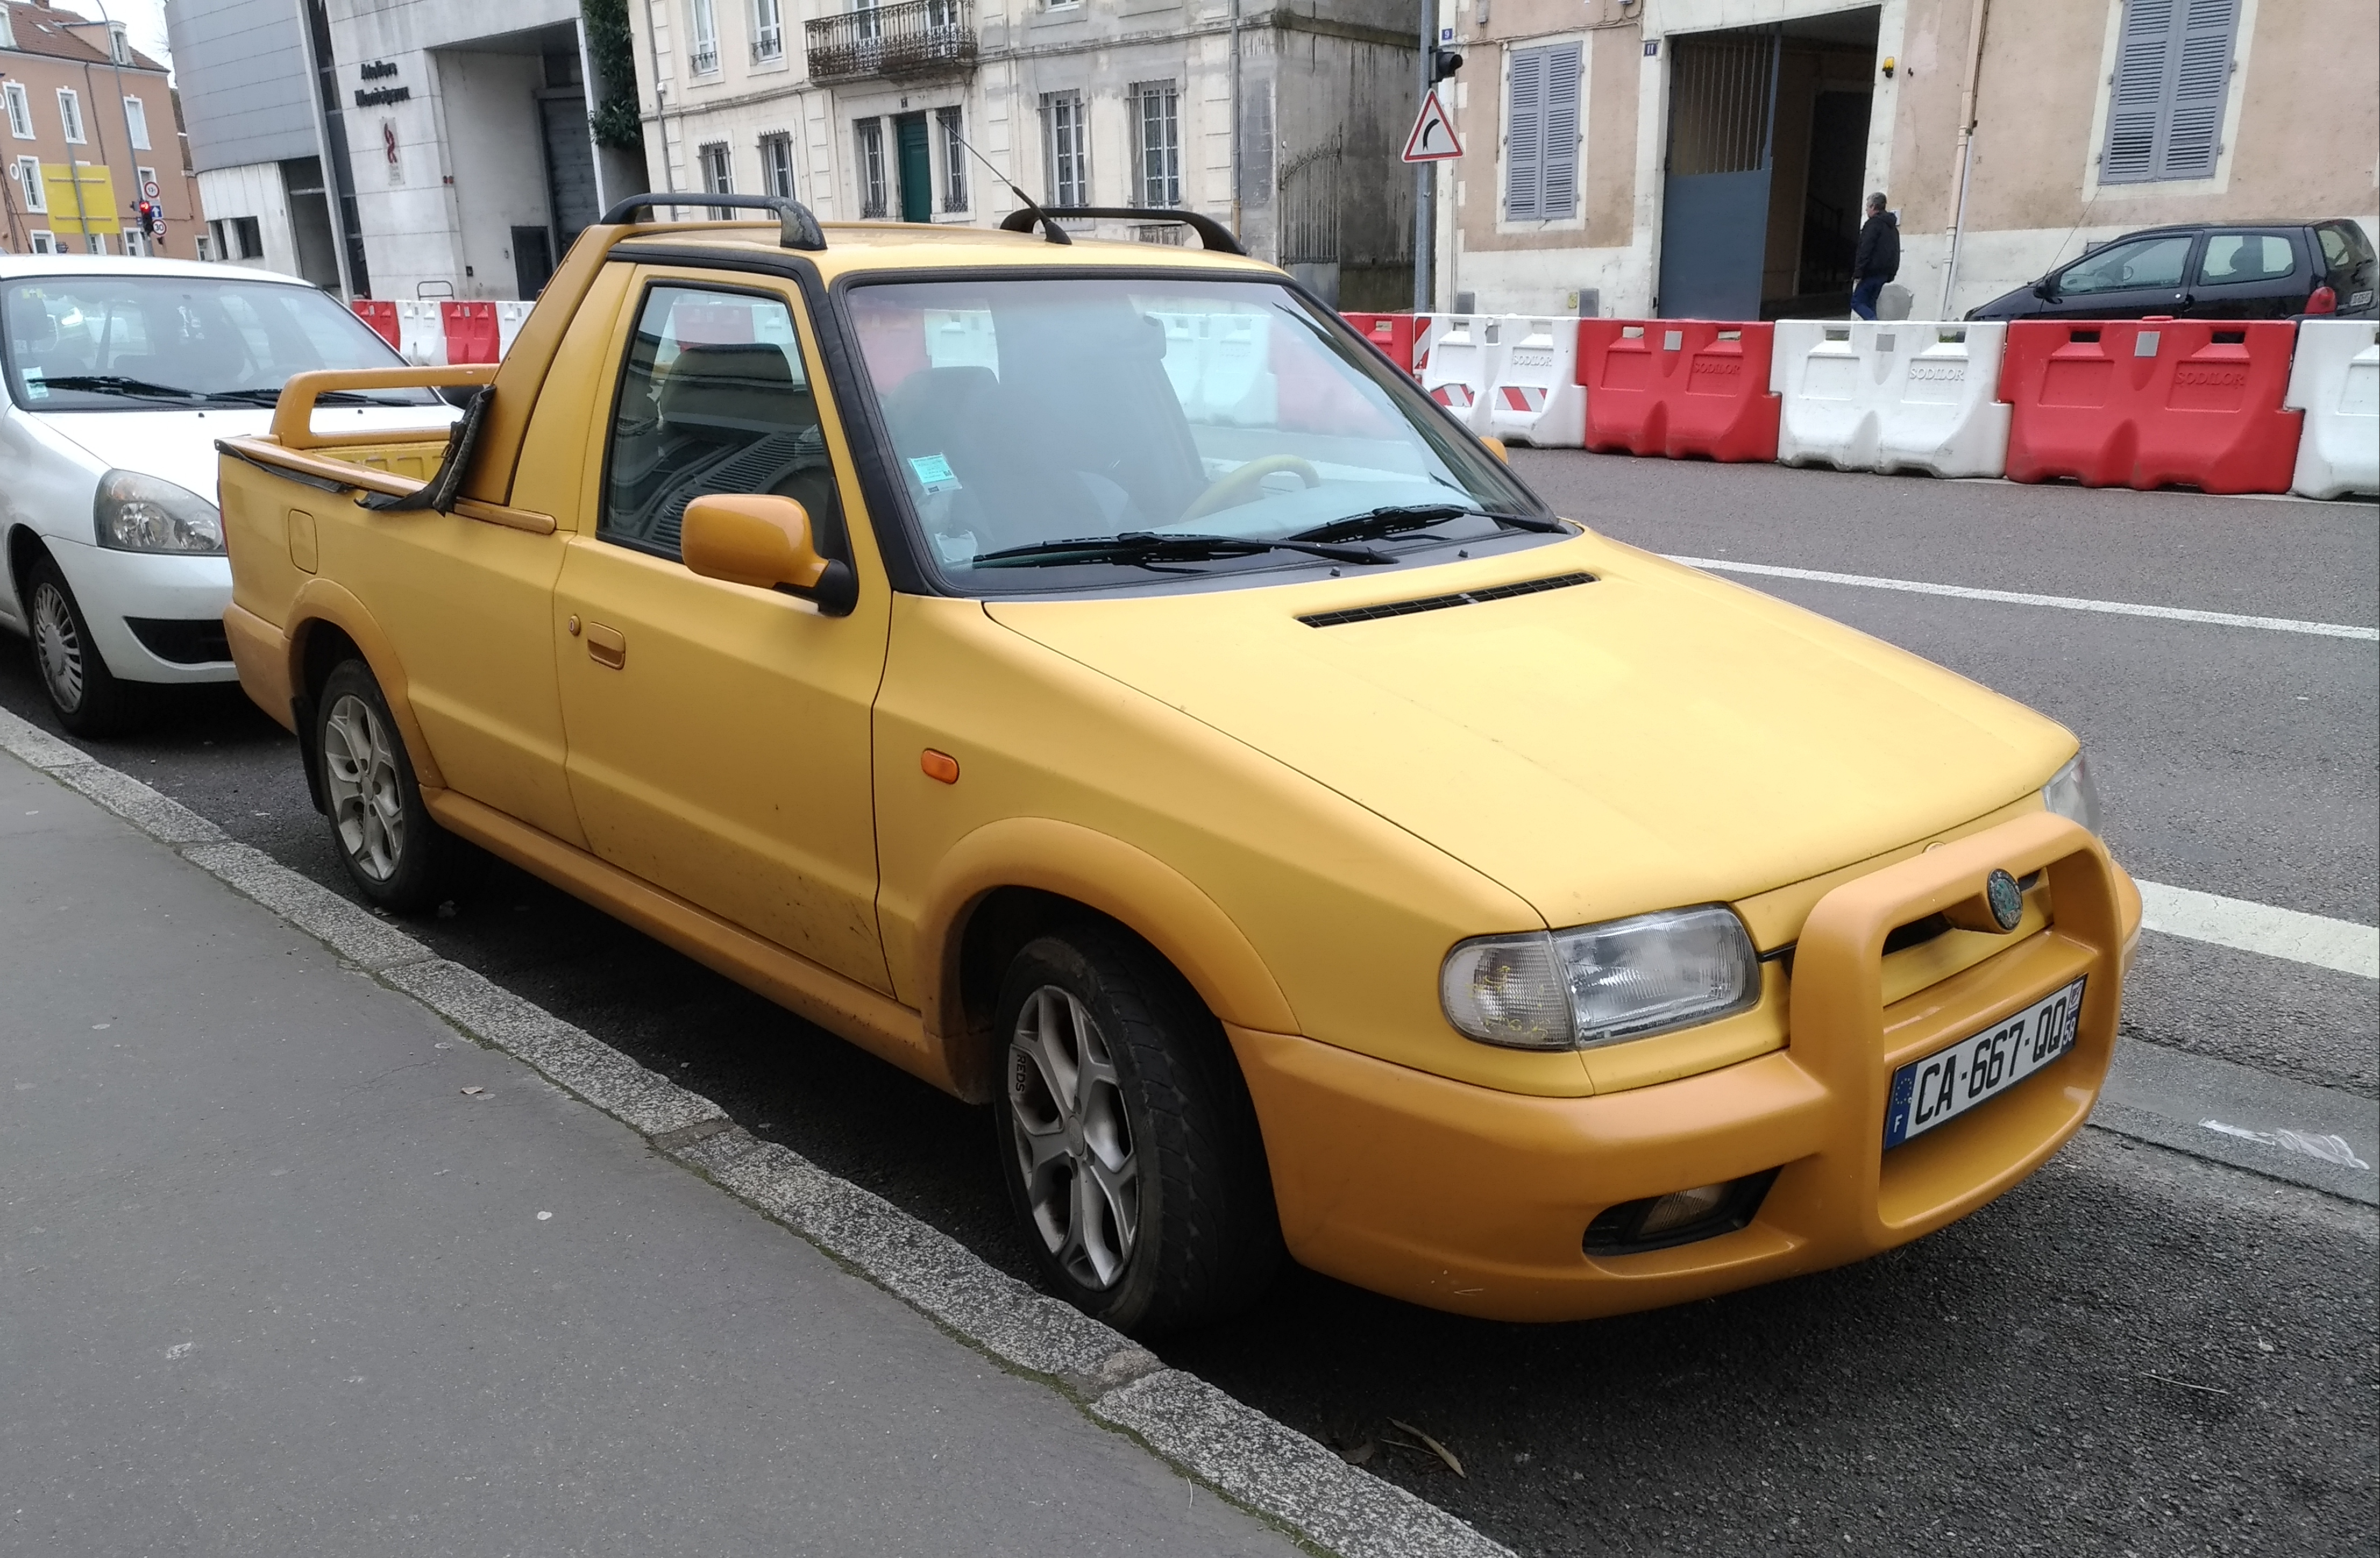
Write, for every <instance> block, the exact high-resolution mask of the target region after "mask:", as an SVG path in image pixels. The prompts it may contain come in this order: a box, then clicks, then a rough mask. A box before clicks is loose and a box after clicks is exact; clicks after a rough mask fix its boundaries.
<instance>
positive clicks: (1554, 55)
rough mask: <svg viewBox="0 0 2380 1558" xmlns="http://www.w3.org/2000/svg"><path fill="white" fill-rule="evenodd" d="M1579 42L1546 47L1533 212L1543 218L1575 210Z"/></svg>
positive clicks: (1557, 217) (1566, 214) (1552, 217)
mask: <svg viewBox="0 0 2380 1558" xmlns="http://www.w3.org/2000/svg"><path fill="white" fill-rule="evenodd" d="M1578 63H1579V46H1578V45H1577V44H1576V43H1572V44H1570V45H1569V46H1567V47H1565V48H1559V49H1548V50H1547V51H1546V99H1545V116H1544V119H1543V121H1542V122H1543V123H1544V125H1545V141H1544V144H1543V145H1541V146H1540V147H1539V148H1538V150H1537V165H1538V167H1539V168H1540V169H1542V170H1543V173H1542V183H1541V185H1540V188H1541V189H1542V191H1543V192H1542V194H1541V195H1540V196H1539V198H1538V201H1537V214H1538V215H1539V216H1540V217H1543V218H1544V219H1546V220H1547V221H1554V220H1557V219H1559V218H1562V217H1567V216H1573V215H1576V214H1577V213H1578Z"/></svg>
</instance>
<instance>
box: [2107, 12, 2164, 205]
mask: <svg viewBox="0 0 2380 1558" xmlns="http://www.w3.org/2000/svg"><path fill="white" fill-rule="evenodd" d="M2174 4H2175V0H2124V24H2123V31H2122V33H2121V34H2120V36H2119V40H2118V42H2117V44H2116V81H2115V85H2114V86H2113V87H2111V88H2109V89H2108V92H2107V149H2106V150H2105V151H2104V152H2102V153H2101V155H2100V158H2099V182H2100V183H2102V184H2138V183H2141V182H2143V180H2146V179H2150V178H2154V177H2155V176H2156V150H2157V146H2156V143H2157V120H2158V119H2159V118H2160V117H2162V113H2161V111H2162V110H2163V108H2164V106H2165V87H2166V56H2167V55H2169V54H2170V53H2171V52H2172V49H2171V43H2172V39H2173V13H2174Z"/></svg>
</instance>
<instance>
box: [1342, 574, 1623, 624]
mask: <svg viewBox="0 0 2380 1558" xmlns="http://www.w3.org/2000/svg"><path fill="white" fill-rule="evenodd" d="M1594 582H1595V576H1594V575H1593V574H1556V575H1554V576H1553V577H1552V578H1532V579H1524V580H1523V581H1522V582H1521V583H1519V584H1495V585H1490V586H1488V588H1487V589H1485V590H1463V592H1462V593H1461V594H1459V595H1425V596H1423V597H1422V598H1421V599H1420V600H1418V601H1390V602H1388V603H1386V604H1383V605H1378V606H1355V607H1352V608H1350V609H1349V610H1347V611H1343V612H1316V613H1315V614H1314V615H1312V616H1301V617H1299V618H1298V619H1297V620H1298V621H1300V622H1303V623H1304V624H1305V625H1306V626H1307V627H1345V626H1346V625H1347V624H1349V623H1351V622H1378V621H1379V620H1380V619H1381V618H1382V617H1387V616H1411V615H1414V614H1415V612H1442V611H1444V610H1446V609H1447V608H1448V607H1450V606H1474V605H1477V604H1479V603H1481V602H1483V601H1509V600H1511V599H1512V597H1513V596H1515V595H1536V594H1541V593H1543V592H1544V591H1546V590H1568V589H1569V588H1570V587H1571V586H1572V585H1573V584H1593V583H1594Z"/></svg>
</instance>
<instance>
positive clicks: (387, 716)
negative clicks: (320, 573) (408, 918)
mask: <svg viewBox="0 0 2380 1558" xmlns="http://www.w3.org/2000/svg"><path fill="white" fill-rule="evenodd" d="M315 710H316V713H315V716H314V721H315V723H314V750H315V752H316V753H317V754H318V756H317V758H316V760H315V761H318V762H320V763H321V764H322V794H323V796H324V797H325V798H326V799H328V800H329V802H330V814H331V838H332V842H333V843H334V844H335V845H337V846H338V850H339V858H340V859H341V860H342V861H343V862H345V863H346V868H347V875H348V877H349V878H350V879H351V880H352V881H353V882H355V884H356V887H357V890H358V891H359V892H361V893H362V894H363V895H364V897H365V898H366V899H367V900H369V901H370V902H371V903H372V904H373V905H375V906H377V907H381V908H384V909H387V910H388V911H389V912H390V913H392V914H418V913H419V912H420V911H422V910H423V909H427V908H433V907H436V906H437V905H439V904H441V903H443V902H444V901H445V900H446V899H448V898H451V897H455V896H456V895H458V894H460V893H463V892H465V891H467V890H468V888H469V887H470V886H471V885H472V884H473V883H474V882H475V881H476V879H477V877H478V875H479V872H480V870H481V869H483V868H484V866H485V864H486V860H487V857H486V856H484V855H482V854H481V853H480V851H479V850H478V849H476V848H474V847H473V846H470V845H468V844H466V843H465V842H464V841H463V840H461V839H459V838H457V837H455V835H454V834H450V833H448V832H447V831H446V830H445V829H444V828H442V827H440V826H439V825H438V823H437V822H435V821H434V820H433V819H432V818H431V815H430V811H429V809H428V808H427V807H425V806H423V805H422V804H421V786H420V785H419V784H417V783H415V781H414V777H413V761H412V759H411V758H409V757H407V755H406V750H405V741H404V739H403V737H401V736H399V735H398V734H397V727H396V718H395V715H393V714H391V713H390V712H389V708H388V700H387V699H386V698H385V697H384V696H383V695H382V693H381V690H380V683H379V681H378V680H377V679H376V678H374V676H372V674H371V668H370V666H368V665H366V664H365V663H363V662H362V661H360V660H347V661H342V662H341V663H339V665H338V666H337V668H336V669H334V670H333V671H332V673H331V675H330V677H329V679H328V680H326V681H325V682H324V683H323V684H322V696H321V697H320V698H319V699H317V700H315Z"/></svg>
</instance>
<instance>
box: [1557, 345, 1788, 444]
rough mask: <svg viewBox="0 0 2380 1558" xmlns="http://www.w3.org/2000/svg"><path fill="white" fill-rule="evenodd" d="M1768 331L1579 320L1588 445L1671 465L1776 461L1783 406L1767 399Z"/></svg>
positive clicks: (1779, 401) (1771, 397)
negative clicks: (1674, 462) (1702, 461)
mask: <svg viewBox="0 0 2380 1558" xmlns="http://www.w3.org/2000/svg"><path fill="white" fill-rule="evenodd" d="M1776 344H1777V329H1776V326H1774V325H1769V324H1730V323H1718V322H1715V321H1711V320H1701V319H1650V320H1633V321H1632V320H1624V319H1583V320H1581V321H1579V323H1578V382H1579V383H1582V384H1584V385H1585V386H1586V446H1587V447H1588V448H1590V449H1594V450H1597V451H1600V452H1601V453H1604V454H1629V455H1663V456H1668V457H1669V458H1670V459H1673V460H1675V459H1706V460H1730V461H1735V460H1773V459H1775V458H1776V457H1777V424H1778V420H1779V416H1780V415H1781V414H1782V413H1783V410H1784V405H1785V402H1784V398H1783V397H1782V396H1776V395H1771V394H1770V393H1769V391H1768V359H1769V356H1770V353H1771V352H1772V351H1773V350H1774V349H1775V347H1776Z"/></svg>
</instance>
